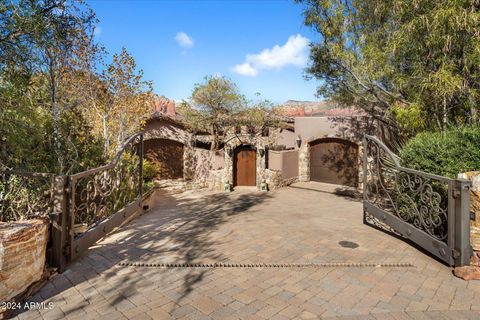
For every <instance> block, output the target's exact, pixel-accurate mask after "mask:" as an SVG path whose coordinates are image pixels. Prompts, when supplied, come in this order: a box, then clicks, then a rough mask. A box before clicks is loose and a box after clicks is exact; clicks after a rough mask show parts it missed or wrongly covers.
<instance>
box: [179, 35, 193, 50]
mask: <svg viewBox="0 0 480 320" xmlns="http://www.w3.org/2000/svg"><path fill="white" fill-rule="evenodd" d="M175 41H177V43H178V44H179V46H180V47H183V48H191V47H193V45H194V41H193V39H192V38H191V37H190V36H189V35H188V34H186V33H185V32H179V33H177V35H176V36H175Z"/></svg>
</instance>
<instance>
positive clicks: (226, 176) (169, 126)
mask: <svg viewBox="0 0 480 320" xmlns="http://www.w3.org/2000/svg"><path fill="white" fill-rule="evenodd" d="M290 115H293V116H294V117H291V116H290ZM284 121H285V123H289V124H290V126H287V127H286V128H282V129H280V128H269V130H266V132H262V133H261V134H252V132H250V131H249V129H248V128H247V127H238V128H229V129H228V130H227V131H226V133H225V141H224V144H223V145H222V148H221V149H220V150H217V151H211V150H210V143H211V137H210V136H209V135H208V134H202V133H200V134H196V135H194V134H192V133H190V132H189V131H188V130H187V129H186V127H185V126H184V125H183V124H182V119H181V118H180V117H179V116H178V114H176V112H175V103H174V102H173V101H171V100H169V99H167V98H165V97H161V98H159V99H158V101H157V103H156V104H155V110H154V113H153V115H152V117H151V118H150V119H149V120H148V121H147V123H146V125H145V129H144V133H145V134H144V154H145V157H146V158H147V159H149V160H151V161H154V162H156V163H157V164H158V165H159V168H160V170H159V172H158V178H159V179H183V180H185V181H189V182H191V183H193V184H194V185H195V186H197V187H208V188H210V189H216V190H224V189H225V188H228V187H233V188H235V187H237V186H256V187H258V188H261V187H262V186H263V185H267V186H268V188H269V189H274V188H278V187H280V186H284V185H288V184H290V183H292V182H294V181H297V180H300V181H319V182H326V183H334V184H342V185H347V186H351V187H360V186H361V183H360V182H361V174H362V172H361V171H362V170H361V151H362V150H361V149H362V148H361V142H362V137H363V134H365V133H373V130H374V124H373V121H371V119H370V118H369V117H367V116H365V115H363V114H361V113H359V112H358V111H356V110H353V109H352V110H348V109H347V110H345V109H338V108H328V109H327V110H323V111H322V112H316V111H315V110H314V107H312V106H311V105H309V109H308V110H307V111H306V110H305V108H300V112H299V111H298V108H297V109H295V108H290V109H288V112H287V113H286V114H285V119H284Z"/></svg>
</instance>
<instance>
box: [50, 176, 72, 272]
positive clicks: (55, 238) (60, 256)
mask: <svg viewBox="0 0 480 320" xmlns="http://www.w3.org/2000/svg"><path fill="white" fill-rule="evenodd" d="M68 183H69V177H68V176H55V179H54V188H53V214H52V216H51V220H52V258H51V259H52V261H51V264H52V265H53V266H54V267H56V268H57V269H58V272H59V273H61V272H63V271H64V270H65V268H66V266H67V259H66V254H65V253H66V252H65V246H66V242H67V231H68V228H67V220H68V212H67V210H68V204H67V197H68V195H67V192H66V190H67V188H68Z"/></svg>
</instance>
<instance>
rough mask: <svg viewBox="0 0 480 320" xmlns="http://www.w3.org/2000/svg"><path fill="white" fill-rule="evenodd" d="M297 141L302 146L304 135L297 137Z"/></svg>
mask: <svg viewBox="0 0 480 320" xmlns="http://www.w3.org/2000/svg"><path fill="white" fill-rule="evenodd" d="M295 142H296V143H297V146H298V147H299V148H300V147H301V146H302V137H300V136H298V137H297V139H295Z"/></svg>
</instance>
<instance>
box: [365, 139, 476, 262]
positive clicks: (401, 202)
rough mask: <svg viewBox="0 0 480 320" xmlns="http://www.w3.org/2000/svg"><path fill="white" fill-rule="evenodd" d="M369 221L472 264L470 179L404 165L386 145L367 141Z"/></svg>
mask: <svg viewBox="0 0 480 320" xmlns="http://www.w3.org/2000/svg"><path fill="white" fill-rule="evenodd" d="M363 146H364V148H363V153H364V159H363V210H364V221H365V222H366V223H367V224H374V225H376V226H378V227H381V228H384V229H387V230H389V231H392V232H394V233H396V234H399V235H401V236H403V237H405V238H407V239H409V240H411V241H412V242H413V243H415V244H417V245H418V246H420V247H422V248H423V249H425V250H427V251H428V252H430V253H431V254H432V255H434V256H436V257H437V258H439V259H441V260H442V261H444V262H446V263H448V264H449V265H456V266H462V265H468V264H469V261H470V256H471V247H470V211H469V209H470V208H469V206H470V182H469V181H468V180H465V179H450V178H447V177H443V176H437V175H433V174H429V173H425V172H421V171H418V170H413V169H409V168H404V167H402V166H401V165H400V163H399V158H398V156H397V155H395V154H394V153H393V152H392V151H390V150H389V149H388V148H387V146H385V144H383V143H382V142H381V141H380V140H379V139H377V138H376V137H373V136H368V135H366V136H365V138H364V142H363Z"/></svg>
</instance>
